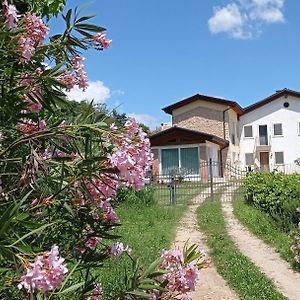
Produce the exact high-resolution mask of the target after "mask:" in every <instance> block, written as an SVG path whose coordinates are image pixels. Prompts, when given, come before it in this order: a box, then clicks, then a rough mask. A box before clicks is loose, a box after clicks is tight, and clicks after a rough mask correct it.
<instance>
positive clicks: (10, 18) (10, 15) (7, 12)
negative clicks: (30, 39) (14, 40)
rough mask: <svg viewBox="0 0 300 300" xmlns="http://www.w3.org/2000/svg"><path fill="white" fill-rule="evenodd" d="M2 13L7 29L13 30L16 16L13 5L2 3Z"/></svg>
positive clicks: (5, 1) (16, 19) (16, 20)
mask: <svg viewBox="0 0 300 300" xmlns="http://www.w3.org/2000/svg"><path fill="white" fill-rule="evenodd" d="M2 12H3V16H4V17H6V20H7V27H8V28H9V29H14V28H16V26H17V22H18V14H17V9H16V7H15V6H14V5H13V4H9V5H8V3H7V0H4V1H2Z"/></svg>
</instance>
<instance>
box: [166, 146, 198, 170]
mask: <svg viewBox="0 0 300 300" xmlns="http://www.w3.org/2000/svg"><path fill="white" fill-rule="evenodd" d="M178 168H179V169H182V170H184V171H186V172H187V173H188V174H199V153H198V147H186V148H184V147H182V148H181V147H180V148H169V149H162V150H161V169H162V174H163V175H170V174H171V173H172V171H174V170H178Z"/></svg>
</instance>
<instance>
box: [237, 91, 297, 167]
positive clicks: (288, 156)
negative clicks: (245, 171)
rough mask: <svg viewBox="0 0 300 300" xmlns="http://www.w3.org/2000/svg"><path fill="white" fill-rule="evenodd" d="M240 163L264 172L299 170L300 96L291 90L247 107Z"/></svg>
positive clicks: (240, 120)
mask: <svg viewBox="0 0 300 300" xmlns="http://www.w3.org/2000/svg"><path fill="white" fill-rule="evenodd" d="M239 129H240V130H239V136H240V139H239V141H240V142H239V150H240V154H239V160H240V162H241V164H242V165H248V166H249V165H250V166H253V167H256V168H260V169H264V170H273V169H274V168H276V169H279V170H283V171H285V172H293V171H297V169H298V168H297V166H296V165H295V163H294V161H295V160H296V159H297V158H300V93H299V92H296V91H292V90H288V89H284V90H280V91H277V92H276V93H275V94H273V95H271V96H270V97H268V98H266V99H263V100H261V101H259V102H257V103H254V104H253V105H250V106H248V107H246V108H244V112H243V114H242V115H241V116H240V118H239Z"/></svg>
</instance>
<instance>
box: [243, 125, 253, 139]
mask: <svg viewBox="0 0 300 300" xmlns="http://www.w3.org/2000/svg"><path fill="white" fill-rule="evenodd" d="M245 127H251V128H252V136H245ZM253 131H254V130H253V125H252V124H251V125H244V126H243V137H244V139H254V134H253V133H254V132H253Z"/></svg>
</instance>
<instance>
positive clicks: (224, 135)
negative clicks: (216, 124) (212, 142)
mask: <svg viewBox="0 0 300 300" xmlns="http://www.w3.org/2000/svg"><path fill="white" fill-rule="evenodd" d="M230 109H231V107H228V108H226V109H225V110H223V138H224V140H226V132H225V113H226V111H228V110H230Z"/></svg>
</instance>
